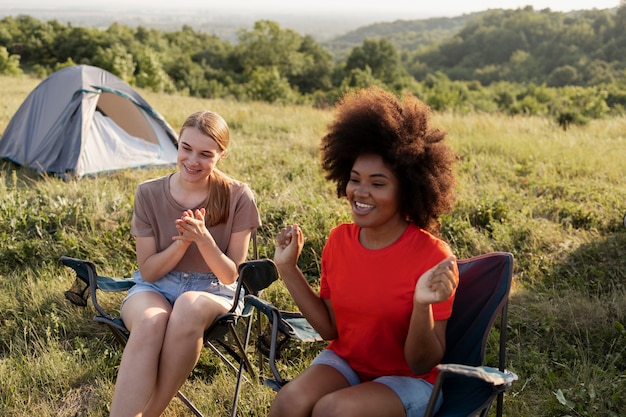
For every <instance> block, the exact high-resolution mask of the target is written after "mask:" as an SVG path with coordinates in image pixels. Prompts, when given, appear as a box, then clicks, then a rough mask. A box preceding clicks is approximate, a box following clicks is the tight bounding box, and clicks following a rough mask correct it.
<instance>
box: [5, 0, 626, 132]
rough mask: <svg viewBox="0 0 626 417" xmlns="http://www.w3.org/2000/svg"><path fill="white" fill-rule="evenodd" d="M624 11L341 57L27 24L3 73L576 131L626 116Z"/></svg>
mask: <svg viewBox="0 0 626 417" xmlns="http://www.w3.org/2000/svg"><path fill="white" fill-rule="evenodd" d="M625 3H626V2H624V1H622V4H621V6H620V7H619V8H617V10H614V11H608V10H590V11H582V12H578V13H576V14H571V13H570V14H565V13H561V12H552V11H550V10H549V9H546V10H541V11H535V10H533V8H532V7H530V6H529V7H526V8H522V9H517V10H494V11H488V12H486V13H481V14H479V15H477V16H476V17H475V18H473V19H468V20H467V22H465V23H464V24H463V26H462V28H461V29H460V30H459V31H457V32H456V33H455V34H454V35H452V36H449V37H446V38H445V39H440V40H437V41H433V42H431V43H423V44H421V45H420V46H416V45H415V44H412V43H410V42H403V41H402V39H404V38H405V36H410V37H412V38H416V36H415V34H411V35H403V33H410V32H411V30H410V29H409V28H410V27H411V26H410V25H409V24H408V23H407V22H402V21H399V22H398V24H397V28H398V29H397V31H396V32H393V29H392V28H391V27H390V25H384V30H385V32H384V33H382V32H381V33H382V35H381V34H377V33H378V32H376V31H371V36H369V37H365V38H364V39H363V40H362V43H361V44H356V45H355V46H352V47H351V49H349V50H346V51H345V53H343V54H341V55H340V57H338V56H337V54H335V53H334V52H331V49H332V48H328V47H327V46H324V45H322V44H320V43H319V42H317V41H316V40H315V39H314V38H313V37H312V36H311V35H301V34H299V33H298V32H296V31H294V30H292V29H285V28H282V27H280V25H279V24H278V23H276V22H273V21H269V20H260V21H257V22H255V23H254V25H253V27H252V28H249V29H245V28H243V29H240V31H239V32H238V40H237V42H236V43H231V42H228V41H225V40H223V39H221V38H219V37H218V36H215V35H211V34H208V33H205V32H202V31H199V30H196V29H193V28H192V27H190V26H188V25H185V26H182V28H181V29H180V30H176V31H160V30H156V29H149V28H146V27H143V26H139V27H136V28H131V27H128V26H125V25H122V24H119V23H113V24H112V25H110V26H109V27H108V28H106V29H97V28H89V27H81V26H74V25H72V24H67V25H64V24H61V23H60V22H58V21H57V20H50V21H40V20H37V19H35V18H33V17H30V16H27V15H20V16H17V17H5V18H3V19H2V20H0V74H5V75H18V74H23V73H24V74H30V75H33V76H37V77H45V76H47V75H49V74H50V73H51V72H53V71H56V70H58V69H60V68H62V67H65V66H69V65H75V64H89V65H95V66H98V67H101V68H103V69H106V70H108V71H110V72H112V73H113V74H115V75H117V76H118V77H120V78H122V79H123V80H125V81H126V82H128V83H129V84H131V85H133V86H137V87H140V88H148V89H152V90H154V91H157V92H168V93H177V94H188V95H190V96H196V97H205V98H233V99H236V100H260V101H267V102H271V103H284V104H293V103H297V104H310V105H315V106H330V105H333V104H334V103H335V102H336V101H337V100H338V98H339V97H341V96H342V95H343V94H344V93H345V92H346V91H347V90H349V89H352V88H358V87H366V86H370V85H379V86H381V87H383V88H385V89H387V90H389V91H393V92H395V93H397V94H401V93H402V92H404V91H410V92H412V93H413V94H415V95H417V96H418V97H420V98H421V99H422V100H424V101H425V102H426V103H428V104H429V105H430V106H431V107H432V108H433V109H435V110H438V111H454V112H460V113H465V112H501V113H505V114H528V115H542V116H548V117H552V118H554V119H555V120H556V121H558V122H559V123H560V124H561V126H563V127H564V128H566V127H567V126H568V125H569V124H570V123H585V121H586V120H588V119H590V118H599V117H605V116H611V115H616V114H625V113H626V4H625ZM418 22H419V21H418ZM391 26H393V24H391ZM418 27H422V28H427V27H428V25H425V24H424V23H423V22H421V23H420V25H419V26H418ZM422 30H423V29H422ZM424 36H425V35H421V36H420V38H423V37H424ZM407 45H412V46H410V47H407Z"/></svg>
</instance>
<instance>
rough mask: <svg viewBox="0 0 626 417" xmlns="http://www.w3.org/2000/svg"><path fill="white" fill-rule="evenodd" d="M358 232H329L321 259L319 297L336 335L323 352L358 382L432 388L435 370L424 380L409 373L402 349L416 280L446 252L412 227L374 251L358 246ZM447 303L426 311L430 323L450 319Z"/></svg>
mask: <svg viewBox="0 0 626 417" xmlns="http://www.w3.org/2000/svg"><path fill="white" fill-rule="evenodd" d="M359 230H360V228H359V227H358V226H357V225H355V224H353V223H346V224H342V225H340V226H338V227H336V228H334V229H333V230H331V232H330V235H329V237H328V240H327V242H326V245H325V247H324V251H323V253H322V276H321V283H320V296H321V297H322V298H327V299H330V302H331V304H332V306H333V310H334V313H335V321H336V325H337V335H338V336H337V338H336V339H334V340H332V341H331V342H330V344H329V345H328V349H332V350H333V351H334V352H335V353H336V354H337V355H339V356H340V357H342V358H344V359H345V360H347V361H348V363H349V364H350V366H351V367H352V369H354V370H355V371H356V372H357V374H358V375H359V377H360V378H361V380H362V381H371V380H373V379H375V378H377V377H380V376H385V375H399V376H412V377H416V378H423V379H426V380H427V381H429V382H431V383H434V381H435V379H436V378H437V369H436V368H433V370H431V371H430V372H429V373H428V374H424V375H414V374H413V373H412V372H411V369H410V368H409V366H408V364H407V363H406V360H405V358H404V343H405V340H406V336H407V333H408V329H409V321H410V318H411V312H412V309H413V294H414V292H415V284H416V282H417V280H418V279H419V277H420V276H421V275H422V274H423V273H424V272H426V271H428V270H429V269H430V268H432V267H433V266H435V265H436V264H438V263H439V262H441V261H442V260H444V259H445V258H447V257H448V256H450V255H451V254H452V252H451V250H450V248H449V246H448V245H447V244H446V243H445V242H443V241H442V240H440V239H437V238H436V237H434V236H433V235H431V234H430V233H428V232H426V231H424V230H422V229H420V228H418V227H417V226H415V225H413V224H410V225H409V227H408V228H407V230H406V231H405V232H404V233H403V234H402V236H401V237H400V238H399V239H398V240H397V241H396V242H394V243H393V244H391V245H389V246H387V247H385V248H383V249H378V250H370V249H366V248H364V247H363V246H362V245H361V243H360V242H359ZM453 300H454V294H453V295H452V296H450V298H449V299H448V300H446V301H444V302H441V303H437V304H433V305H432V311H433V316H434V319H435V320H446V319H448V318H449V317H450V314H451V313H452V302H453Z"/></svg>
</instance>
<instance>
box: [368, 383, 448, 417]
mask: <svg viewBox="0 0 626 417" xmlns="http://www.w3.org/2000/svg"><path fill="white" fill-rule="evenodd" d="M374 382H375V383H379V384H383V385H386V386H387V387H389V388H390V389H391V390H393V392H394V393H395V394H396V395H397V396H398V398H399V399H400V401H402V405H403V407H404V409H405V411H406V415H407V417H421V416H423V415H424V413H425V412H426V408H427V406H428V402H429V400H430V395H431V393H432V391H433V385H432V384H431V383H430V382H428V381H426V380H424V379H420V378H411V377H407V376H383V377H380V378H377V379H376V380H375V381H374ZM442 402H443V400H442V397H441V395H440V396H439V400H438V401H437V404H436V407H435V410H438V409H439V407H440V406H441V403H442Z"/></svg>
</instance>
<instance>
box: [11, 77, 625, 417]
mask: <svg viewBox="0 0 626 417" xmlns="http://www.w3.org/2000/svg"><path fill="white" fill-rule="evenodd" d="M37 82H38V81H37V80H32V79H28V78H19V79H13V78H7V77H0V85H2V86H3V91H4V92H5V96H4V98H3V103H2V104H1V105H0V106H1V107H0V131H3V130H4V128H5V127H6V125H7V124H8V121H9V119H10V117H11V116H12V115H13V113H14V112H15V111H16V110H17V107H19V105H20V104H21V102H22V100H23V99H24V98H25V97H26V95H27V94H28V93H29V92H30V91H31V90H32V88H34V87H35V86H36V85H37ZM141 93H142V95H144V97H145V98H146V99H147V100H148V102H150V103H151V104H152V105H153V106H154V107H155V108H156V109H157V110H158V111H159V112H160V113H161V114H163V115H164V117H165V118H166V119H167V120H168V122H169V123H170V124H171V125H172V127H173V128H174V129H175V130H178V127H179V126H180V124H181V123H182V122H183V120H184V118H185V117H186V116H187V115H188V114H189V113H191V112H193V111H195V110H199V109H205V108H207V109H212V110H215V111H217V112H218V113H220V114H222V115H223V116H224V117H225V119H226V120H227V121H228V123H229V125H230V126H231V130H232V132H231V135H232V136H231V141H232V142H231V147H230V154H229V156H228V158H226V159H225V160H223V161H222V162H221V163H220V166H221V168H222V169H223V170H224V171H225V172H227V173H228V174H230V175H232V176H233V177H235V178H238V179H241V180H243V181H245V182H247V183H248V184H250V186H251V188H252V189H253V191H254V193H255V195H256V197H257V201H258V205H259V208H260V211H261V216H262V220H263V226H262V227H261V229H260V233H259V243H260V251H261V255H262V256H267V257H271V256H272V254H273V236H274V235H275V234H276V233H277V232H278V230H279V229H280V227H282V226H283V225H285V224H289V223H299V224H300V225H301V226H302V228H303V229H304V232H305V237H306V244H305V249H304V251H303V254H302V257H301V264H300V266H301V268H302V269H303V270H304V271H305V273H306V274H307V277H309V278H310V279H311V280H312V283H313V285H316V281H315V279H316V278H317V277H318V276H319V258H320V254H321V250H322V247H323V244H324V242H325V239H326V236H327V235H328V232H329V230H330V229H331V228H332V227H334V226H335V225H336V224H338V223H340V222H342V221H347V220H349V213H348V211H347V207H346V204H345V201H343V200H340V199H337V198H336V196H335V192H334V187H333V185H332V184H329V183H328V182H326V181H325V180H324V178H323V173H322V171H321V169H320V167H319V154H318V146H319V139H320V138H321V137H322V136H323V134H324V132H325V129H326V126H327V124H328V123H329V122H330V121H331V120H332V116H333V114H332V111H331V110H319V109H312V108H309V107H297V106H289V107H282V106H272V105H269V104H265V103H237V102H232V101H226V100H207V99H197V98H190V97H182V96H166V95H160V94H154V93H151V92H144V91H141ZM434 124H436V125H438V126H441V127H442V128H443V129H445V130H447V131H448V139H449V140H450V143H451V144H452V146H453V147H454V149H455V150H456V151H457V153H458V155H459V157H460V160H459V163H458V165H457V172H458V179H459V181H458V187H457V195H458V201H457V205H456V207H455V209H454V210H453V212H452V213H451V214H450V215H448V216H446V217H445V218H444V219H443V230H442V231H443V234H444V237H445V238H446V240H448V241H449V242H450V244H451V246H452V247H453V249H454V251H455V253H456V254H457V256H459V257H463V258H465V257H469V256H472V255H477V254H480V253H484V252H488V251H494V250H506V251H511V252H513V253H514V255H515V259H516V261H515V278H514V289H513V294H512V298H511V308H510V313H509V327H508V332H509V345H508V357H509V367H510V368H511V369H512V370H513V371H515V372H516V373H518V375H519V376H520V380H519V381H517V382H516V383H515V385H514V386H513V388H512V390H511V391H510V395H508V396H507V399H506V401H505V415H507V416H513V417H522V416H528V415H537V416H557V415H558V416H560V415H572V416H599V415H606V416H613V415H615V416H617V415H620V412H621V411H622V410H624V409H625V407H626V399H625V398H624V396H623V392H625V391H626V378H624V374H625V372H626V355H625V354H624V351H625V350H626V332H625V331H624V325H625V324H626V305H625V304H624V300H625V299H626V294H625V291H626V276H625V273H624V271H626V257H625V256H624V253H625V251H626V228H624V227H623V225H622V218H623V216H624V214H626V204H625V203H624V202H625V201H626V181H625V180H626V155H625V152H624V151H625V150H626V136H625V135H626V129H624V128H625V127H626V120H625V119H624V118H614V119H608V120H593V121H591V122H590V123H589V124H588V125H586V126H582V127H572V128H571V129H569V130H567V131H563V130H562V129H560V128H559V127H558V126H557V125H556V124H555V123H554V122H552V121H550V120H546V119H540V118H523V117H506V116H503V115H465V116H458V115H453V114H447V113H446V114H435V115H434ZM0 164H1V166H0V167H1V169H0V216H1V217H2V222H1V223H0V387H2V388H1V389H0V415H7V416H19V417H22V416H31V415H42V416H66V415H67V416H76V415H80V416H104V415H107V413H108V407H109V402H110V398H111V395H112V392H113V386H114V382H115V375H116V372H117V368H116V367H117V366H118V364H119V359H120V354H121V352H120V350H119V348H118V347H117V345H116V344H115V341H114V340H113V339H112V337H111V336H110V335H109V333H108V332H107V331H106V329H105V328H103V327H101V326H99V325H97V324H96V323H94V322H92V317H93V315H94V312H93V309H91V308H89V307H88V308H80V307H75V306H73V305H71V304H69V303H68V302H67V301H66V300H65V299H64V297H63V291H64V290H65V289H67V288H69V286H70V285H71V283H72V281H73V279H74V277H73V276H72V274H71V273H70V271H69V270H66V269H64V268H61V267H60V266H59V265H58V263H57V259H58V257H59V256H61V255H69V256H76V257H87V258H89V259H91V260H93V261H94V262H95V263H96V265H97V267H98V270H99V271H100V272H101V273H103V274H106V275H115V276H128V275H129V274H130V273H131V272H132V270H133V268H134V267H135V258H134V244H133V240H132V238H131V236H130V233H129V229H130V224H129V223H130V216H131V211H132V198H133V194H134V190H135V188H136V186H137V184H138V183H139V182H141V181H143V180H146V179H149V178H153V177H155V176H158V175H164V174H165V173H167V172H169V171H170V170H169V169H162V168H161V169H144V170H127V171H120V172H115V173H110V174H106V175H102V176H95V177H89V178H83V179H80V180H72V181H67V182H64V181H62V180H60V179H57V178H46V177H39V176H37V175H35V174H34V173H32V172H30V171H28V170H24V169H20V168H18V167H16V166H14V165H12V164H10V163H0ZM265 295H266V296H267V297H268V298H270V299H272V300H274V301H275V302H276V304H278V305H280V306H284V307H292V306H293V303H292V301H291V298H290V296H289V295H288V293H287V292H286V290H285V288H284V286H283V285H282V284H281V283H280V282H279V283H276V284H274V285H273V286H272V287H271V288H270V289H269V290H268V291H267V292H266V294H265ZM104 302H105V305H106V306H107V307H108V308H111V309H113V310H115V309H116V308H117V307H118V306H119V302H120V298H119V297H117V296H113V297H105V301H104ZM318 349H319V346H311V347H307V348H305V349H299V348H298V347H296V346H294V347H293V349H292V350H291V352H290V359H291V361H290V362H289V363H288V365H281V366H283V368H282V369H283V370H284V371H285V372H286V373H287V374H288V375H290V376H293V375H296V374H297V373H298V372H299V371H300V370H301V369H303V368H304V367H306V366H307V364H308V362H309V361H310V360H311V359H312V357H313V355H314V354H315V352H316V351H317V350H318ZM233 388H234V377H233V374H232V372H230V371H228V370H227V369H226V368H225V367H223V366H222V365H221V363H220V362H219V361H217V360H216V358H215V357H214V356H212V355H211V354H210V353H208V352H205V354H203V356H202V358H201V361H200V365H199V366H198V368H197V369H196V370H195V371H194V374H193V376H192V377H191V378H190V380H189V381H187V383H186V385H185V389H184V391H185V393H187V394H188V395H189V396H190V397H191V398H192V399H193V400H194V402H196V403H197V405H198V406H199V407H200V408H201V409H202V410H203V411H205V413H206V415H211V416H213V415H215V416H218V415H225V414H226V411H225V410H227V409H228V408H229V406H230V399H231V396H232V390H233ZM272 398H273V393H272V392H271V391H270V390H269V389H268V388H266V387H263V386H260V385H258V384H256V383H255V382H252V383H246V384H244V386H243V391H242V397H241V402H240V406H239V407H240V410H241V414H242V415H246V416H248V415H250V416H256V415H259V416H262V415H265V413H266V412H267V409H268V407H269V404H270V402H271V399H272ZM166 415H170V416H176V415H187V414H186V412H185V411H184V407H183V406H182V405H181V403H180V402H179V401H178V400H174V401H173V403H172V405H171V406H170V407H169V408H168V411H167V414H166Z"/></svg>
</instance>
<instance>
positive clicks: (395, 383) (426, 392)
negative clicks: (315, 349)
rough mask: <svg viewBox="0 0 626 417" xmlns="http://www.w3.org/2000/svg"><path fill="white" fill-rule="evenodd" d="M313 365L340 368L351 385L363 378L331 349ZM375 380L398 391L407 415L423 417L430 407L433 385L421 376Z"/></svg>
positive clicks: (440, 398) (408, 416) (389, 377)
mask: <svg viewBox="0 0 626 417" xmlns="http://www.w3.org/2000/svg"><path fill="white" fill-rule="evenodd" d="M311 365H328V366H332V367H333V368H335V369H336V370H338V371H339V372H340V373H341V374H342V375H343V376H344V377H345V378H346V380H348V383H349V384H350V385H357V384H360V383H361V380H360V378H359V376H358V375H357V373H356V372H354V370H353V369H352V368H351V367H350V365H348V362H347V361H346V360H345V359H343V358H341V357H340V356H339V355H337V354H336V353H335V352H333V351H332V350H330V349H324V350H323V351H321V352H320V353H319V355H317V357H316V358H315V359H313V362H311ZM373 382H378V383H379V384H384V385H387V386H388V387H389V388H391V389H392V390H393V392H395V393H396V395H397V396H398V397H399V398H400V401H402V404H403V405H404V410H405V412H406V416H407V417H422V416H423V415H424V413H425V412H426V407H428V400H429V399H430V394H431V392H432V390H433V385H432V384H431V383H429V382H428V381H426V380H424V379H420V378H411V377H409V376H393V375H390V376H381V377H379V378H376V379H375V380H374V381H373ZM442 403H443V398H442V396H441V395H440V396H439V399H438V401H437V406H436V407H435V410H439V407H441V404H442Z"/></svg>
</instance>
